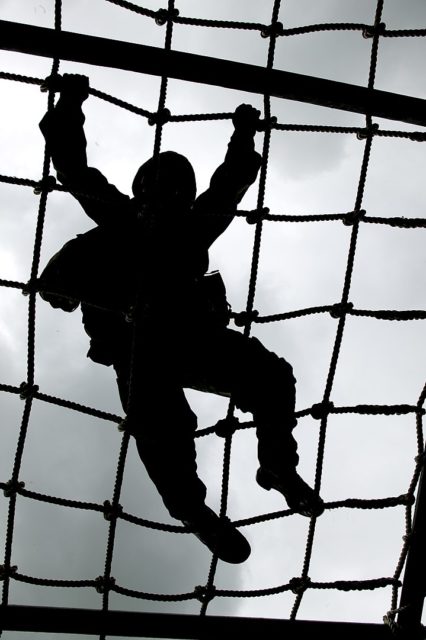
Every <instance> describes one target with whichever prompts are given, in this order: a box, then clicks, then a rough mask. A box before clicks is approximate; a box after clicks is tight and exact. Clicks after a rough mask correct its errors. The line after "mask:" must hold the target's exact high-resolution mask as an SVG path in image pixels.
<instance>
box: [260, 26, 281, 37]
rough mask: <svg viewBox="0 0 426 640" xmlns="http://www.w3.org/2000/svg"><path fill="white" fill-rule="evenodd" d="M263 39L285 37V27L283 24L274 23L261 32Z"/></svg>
mask: <svg viewBox="0 0 426 640" xmlns="http://www.w3.org/2000/svg"><path fill="white" fill-rule="evenodd" d="M260 35H261V36H262V38H270V37H271V36H273V37H275V38H276V37H277V36H282V35H284V27H283V23H282V22H274V23H273V24H269V25H268V26H266V27H264V28H263V29H262V31H261V32H260Z"/></svg>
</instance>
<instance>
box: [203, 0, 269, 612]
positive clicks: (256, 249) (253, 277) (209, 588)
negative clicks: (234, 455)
mask: <svg viewBox="0 0 426 640" xmlns="http://www.w3.org/2000/svg"><path fill="white" fill-rule="evenodd" d="M280 5H281V0H274V4H273V9H272V18H271V29H270V40H269V47H268V58H267V65H266V68H267V69H268V70H270V69H272V67H273V64H274V56H275V43H276V39H277V33H276V31H275V30H274V26H275V25H276V24H277V21H278V16H279V12H280ZM264 112H265V122H266V127H265V134H264V139H263V151H262V164H261V168H260V177H259V190H258V196H257V210H258V211H260V210H261V209H262V208H263V203H264V199H265V189H266V176H267V171H268V159H269V148H270V142H271V126H270V122H271V98H270V96H269V95H265V96H264ZM261 240H262V220H261V219H259V221H258V222H257V223H256V229H255V236H254V243H253V256H252V262H251V272H250V282H249V290H248V297H247V305H246V317H247V323H246V324H245V326H244V335H245V336H247V337H249V335H250V331H251V325H252V318H251V316H252V312H253V305H254V298H255V293H256V283H257V274H258V269H259V257H260V245H261ZM234 410H235V404H234V402H233V400H232V398H231V400H230V403H229V406H228V412H227V420H228V421H230V419H231V418H232V415H233V413H234ZM231 448H232V433H230V434H229V435H227V436H226V438H225V445H224V455H223V466H222V488H221V504H220V517H221V518H225V516H226V510H227V504H228V494H229V473H230V467H231ZM216 568H217V557H216V555H213V558H212V563H211V566H210V571H209V576H208V579H207V585H206V589H205V592H206V596H207V597H206V598H205V600H204V602H203V603H202V606H201V610H200V615H202V616H204V615H205V614H206V612H207V607H208V605H209V602H210V598H209V594H211V593H213V591H214V578H215V573H216Z"/></svg>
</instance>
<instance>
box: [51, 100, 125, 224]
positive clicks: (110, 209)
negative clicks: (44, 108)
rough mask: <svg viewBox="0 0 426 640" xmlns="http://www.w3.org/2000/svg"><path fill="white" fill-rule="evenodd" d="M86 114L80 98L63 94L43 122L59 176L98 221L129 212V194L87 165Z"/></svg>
mask: <svg viewBox="0 0 426 640" xmlns="http://www.w3.org/2000/svg"><path fill="white" fill-rule="evenodd" d="M84 121H85V117H84V114H83V111H82V108H81V101H79V100H78V99H76V98H74V97H73V96H69V95H67V96H61V97H60V98H59V100H58V102H57V104H56V106H55V107H54V108H53V109H52V111H50V112H47V113H46V115H45V116H44V117H43V119H42V120H41V122H40V129H41V132H42V134H43V136H44V138H45V140H46V143H47V146H48V152H49V154H50V156H51V158H52V162H53V166H54V167H55V170H56V173H57V177H58V180H59V181H60V182H61V183H62V184H63V185H64V187H65V188H66V189H68V190H69V191H70V192H71V193H72V195H73V196H74V197H75V198H76V199H77V200H78V202H79V203H80V204H81V206H82V207H83V209H84V211H85V212H86V214H87V215H88V216H89V218H91V219H92V220H94V221H95V222H96V223H97V224H98V225H104V224H108V223H112V222H114V221H115V220H116V219H117V217H118V216H120V217H121V218H122V216H123V215H126V214H128V212H129V203H130V198H129V197H128V196H126V195H124V194H123V193H121V192H120V191H119V190H118V189H117V188H116V187H115V186H114V185H112V184H110V183H109V182H108V180H107V179H106V178H105V176H103V175H102V173H101V172H100V171H99V170H98V169H94V168H92V167H89V166H88V165H87V156H86V136H85V134H84V128H83V126H84Z"/></svg>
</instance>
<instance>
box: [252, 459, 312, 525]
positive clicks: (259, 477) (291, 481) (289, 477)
mask: <svg viewBox="0 0 426 640" xmlns="http://www.w3.org/2000/svg"><path fill="white" fill-rule="evenodd" d="M256 481H257V483H258V484H259V485H260V486H261V487H263V489H266V490H267V491H269V490H270V489H275V490H276V491H279V493H281V494H282V495H283V496H284V498H285V500H286V502H287V504H288V506H289V508H290V509H294V510H295V511H297V512H298V513H301V514H302V515H303V516H306V517H307V518H311V517H312V516H320V515H321V514H322V512H323V511H324V502H323V501H322V499H321V498H320V496H318V495H317V494H316V493H315V491H314V490H313V489H311V487H310V486H309V485H308V484H306V482H305V481H304V480H303V479H302V478H301V477H300V476H299V474H298V473H297V471H296V470H295V469H290V470H285V471H283V472H282V473H280V474H277V473H274V472H272V471H269V469H265V468H264V467H260V468H259V469H258V470H257V474H256Z"/></svg>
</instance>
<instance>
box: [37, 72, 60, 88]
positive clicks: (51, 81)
mask: <svg viewBox="0 0 426 640" xmlns="http://www.w3.org/2000/svg"><path fill="white" fill-rule="evenodd" d="M61 82H62V76H61V75H60V74H59V73H54V74H53V75H50V76H47V78H45V79H44V80H43V81H42V83H41V85H40V91H41V92H42V93H47V92H48V91H50V90H52V91H55V92H56V91H60V89H61Z"/></svg>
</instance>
